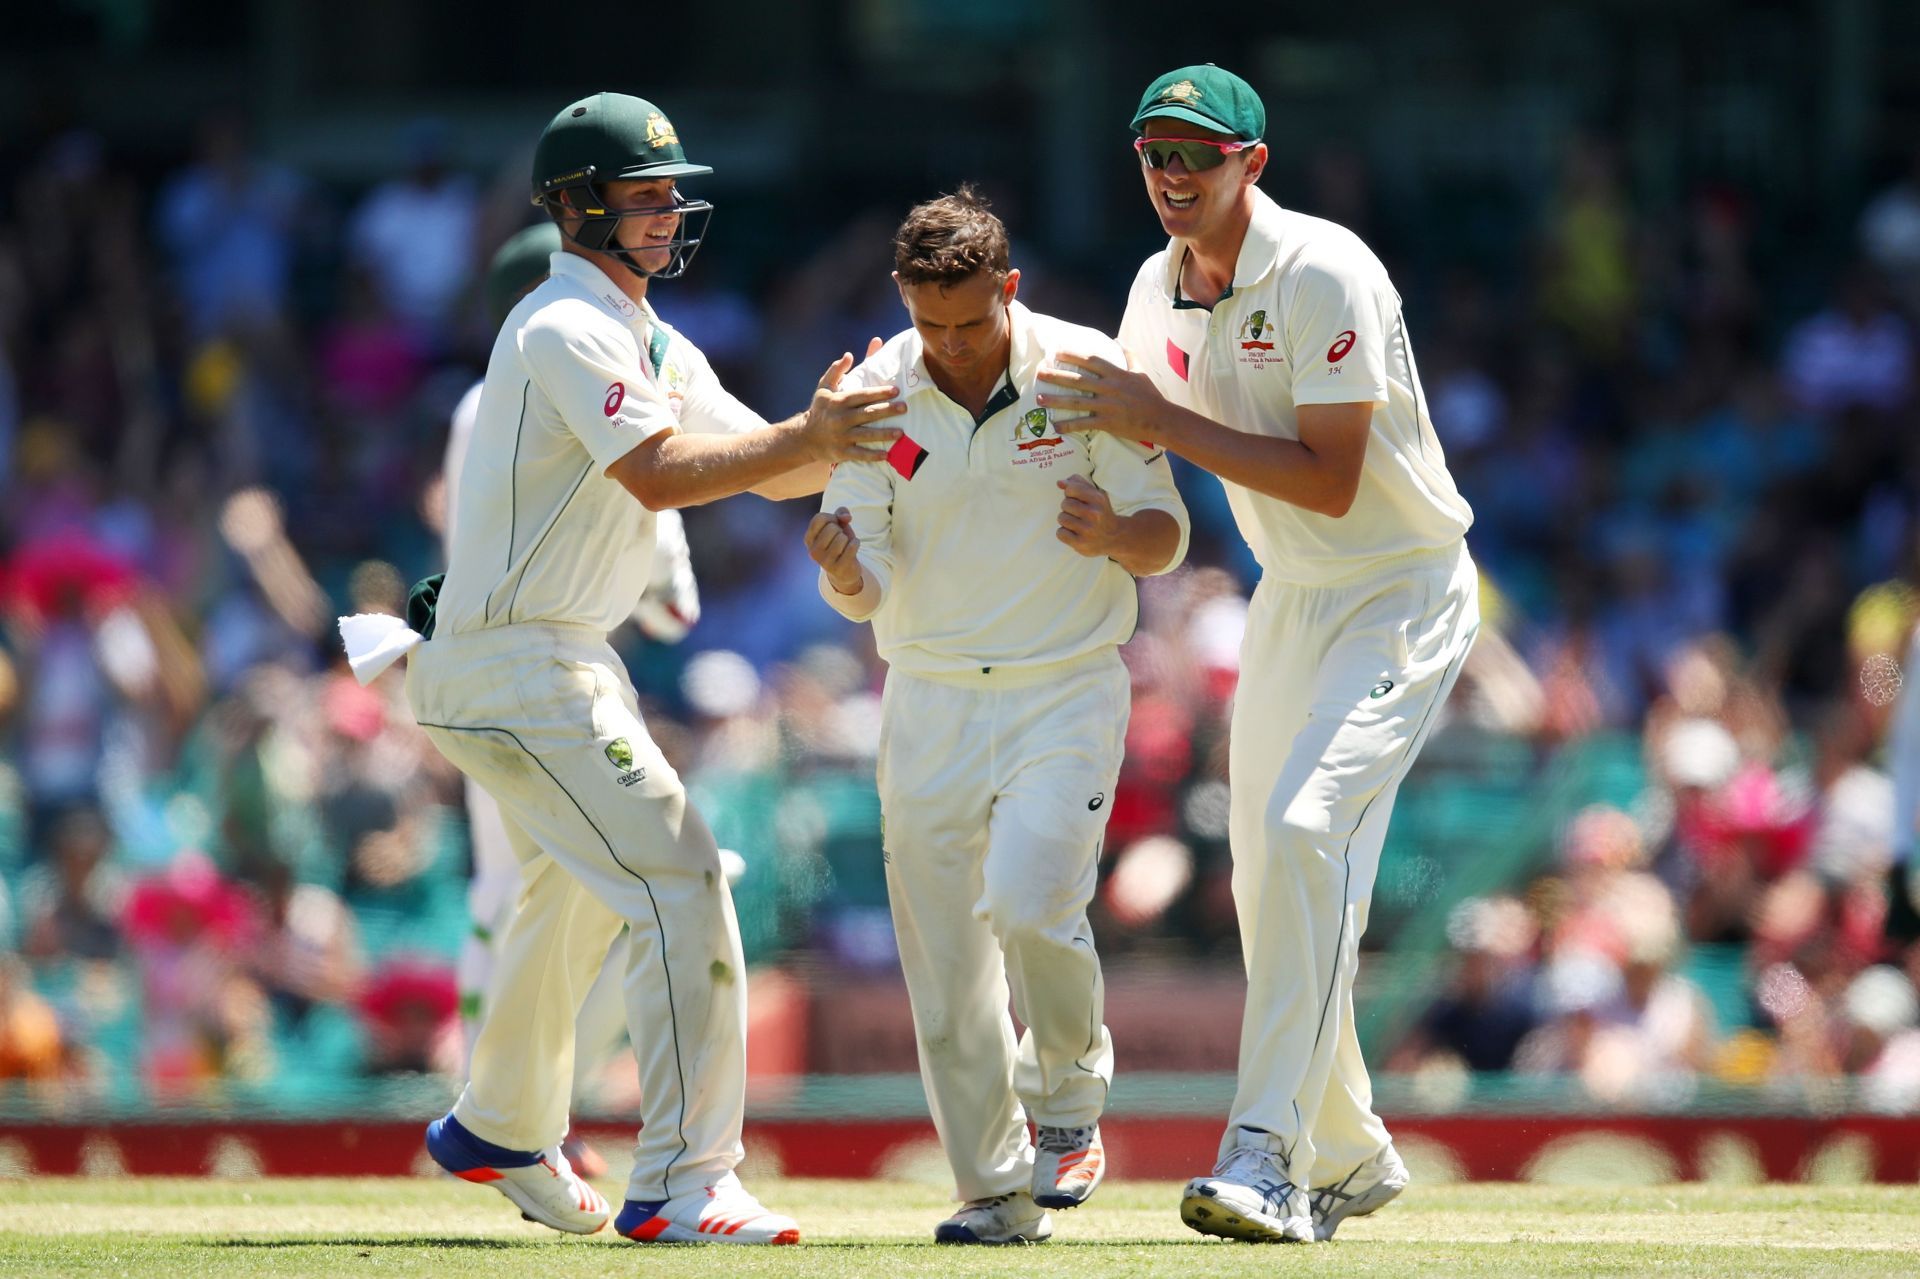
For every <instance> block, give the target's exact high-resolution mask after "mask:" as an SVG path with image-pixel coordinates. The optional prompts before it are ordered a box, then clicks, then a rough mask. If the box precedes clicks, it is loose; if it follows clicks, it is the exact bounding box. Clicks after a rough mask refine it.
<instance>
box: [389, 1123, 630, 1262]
mask: <svg viewBox="0 0 1920 1279" xmlns="http://www.w3.org/2000/svg"><path fill="white" fill-rule="evenodd" d="M427 1153H428V1154H430V1155H432V1156H433V1160H434V1162H435V1163H437V1164H439V1165H440V1166H441V1167H442V1168H445V1169H446V1170H447V1171H448V1172H450V1173H452V1174H453V1175H454V1176H456V1177H458V1178H460V1180H462V1181H471V1182H475V1183H477V1184H479V1185H483V1186H492V1187H493V1188H494V1189H495V1190H498V1191H499V1192H500V1193H501V1194H503V1195H505V1196H506V1197H507V1198H508V1199H510V1200H512V1201H513V1204H514V1206H515V1207H516V1208H518V1209H520V1215H521V1216H523V1217H525V1218H526V1219H527V1220H528V1221H534V1222H538V1223H539V1224H541V1225H543V1226H551V1227H553V1229H555V1230H564V1231H566V1232H567V1233H568V1234H574V1235H590V1234H592V1233H594V1232H595V1231H596V1230H599V1229H600V1228H601V1227H602V1226H604V1225H606V1224H607V1216H608V1208H607V1201H606V1200H605V1199H604V1198H602V1197H601V1195H600V1192H599V1191H597V1190H595V1189H594V1188H593V1187H592V1186H590V1185H588V1184H587V1183H586V1182H584V1181H582V1180H581V1179H580V1177H579V1175H578V1174H577V1173H575V1172H574V1171H573V1166H572V1165H571V1164H569V1163H568V1162H567V1157H566V1156H565V1155H563V1154H561V1153H560V1147H558V1146H549V1147H548V1148H547V1149H545V1150H530V1151H515V1150H507V1149H506V1148H504V1147H501V1146H495V1145H492V1144H491V1143H489V1142H485V1141H481V1140H480V1139H479V1138H477V1137H475V1136H474V1135H473V1134H472V1133H470V1132H468V1131H467V1130H466V1129H465V1128H463V1127H462V1126H461V1125H460V1121H459V1120H457V1119H455V1118H454V1117H453V1116H452V1115H451V1114H447V1115H444V1116H442V1117H441V1118H439V1119H436V1120H434V1121H433V1122H432V1123H430V1124H428V1125H427Z"/></svg>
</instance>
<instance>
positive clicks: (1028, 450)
mask: <svg viewBox="0 0 1920 1279" xmlns="http://www.w3.org/2000/svg"><path fill="white" fill-rule="evenodd" d="M1072 454H1073V447H1072V446H1071V445H1069V444H1068V443H1067V441H1066V437H1065V436H1063V435H1061V434H1060V430H1059V428H1058V427H1056V426H1055V425H1054V422H1053V414H1052V413H1051V412H1050V411H1049V410H1047V409H1046V408H1044V407H1042V406H1039V405H1036V406H1034V407H1033V408H1030V409H1028V410H1027V411H1026V412H1025V413H1022V414H1021V415H1020V416H1019V417H1017V418H1015V419H1014V420H1013V464H1014V465H1015V466H1038V467H1040V469H1042V470H1045V469H1046V468H1047V467H1049V466H1051V465H1052V464H1053V463H1054V462H1055V461H1056V460H1057V459H1059V458H1062V457H1070V456H1072Z"/></svg>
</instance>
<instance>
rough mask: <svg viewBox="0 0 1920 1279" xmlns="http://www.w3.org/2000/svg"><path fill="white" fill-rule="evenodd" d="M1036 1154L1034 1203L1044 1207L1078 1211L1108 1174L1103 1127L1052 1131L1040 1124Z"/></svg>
mask: <svg viewBox="0 0 1920 1279" xmlns="http://www.w3.org/2000/svg"><path fill="white" fill-rule="evenodd" d="M1034 1135H1035V1136H1036V1137H1038V1138H1039V1141H1038V1142H1037V1143H1035V1148H1034V1152H1033V1201H1034V1202H1035V1203H1037V1204H1039V1205H1040V1206H1041V1207H1042V1208H1078V1207H1079V1206H1080V1205H1081V1204H1083V1203H1085V1202H1086V1201H1087V1200H1088V1199H1091V1198H1092V1197H1093V1192H1094V1191H1095V1190H1097V1189H1098V1188H1099V1186H1100V1181H1101V1179H1102V1178H1104V1177H1105V1176H1106V1175H1107V1150H1106V1147H1105V1146H1104V1145H1102V1144H1101V1142H1100V1125H1099V1124H1091V1125H1089V1126H1088V1127H1085V1128H1049V1127H1047V1126H1045V1125H1044V1124H1043V1125H1038V1126H1037V1131H1036V1132H1035V1134H1034Z"/></svg>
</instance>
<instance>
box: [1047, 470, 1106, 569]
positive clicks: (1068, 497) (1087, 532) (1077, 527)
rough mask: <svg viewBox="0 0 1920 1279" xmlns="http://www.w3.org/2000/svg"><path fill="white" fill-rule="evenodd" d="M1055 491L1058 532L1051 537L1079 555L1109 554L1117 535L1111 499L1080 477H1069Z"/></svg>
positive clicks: (1095, 485) (1092, 483) (1090, 481)
mask: <svg viewBox="0 0 1920 1279" xmlns="http://www.w3.org/2000/svg"><path fill="white" fill-rule="evenodd" d="M1059 488H1060V490H1061V493H1062V497H1061V499H1060V531H1059V532H1058V533H1056V534H1054V536H1056V537H1058V538H1059V539H1060V540H1061V541H1063V542H1065V543H1066V544H1067V545H1068V546H1071V547H1072V548H1073V549H1074V550H1076V551H1078V552H1079V553H1080V554H1082V555H1086V556H1090V557H1091V556H1097V555H1108V554H1111V553H1112V551H1113V548H1114V544H1115V542H1116V540H1117V539H1118V538H1119V535H1120V517H1119V516H1118V515H1115V514H1114V512H1113V500H1112V499H1111V498H1109V497H1108V496H1107V495H1106V493H1105V492H1104V491H1102V490H1101V488H1100V486H1099V485H1097V484H1095V483H1094V482H1093V481H1092V480H1090V479H1088V478H1087V477H1086V476H1084V475H1069V476H1068V477H1067V478H1066V479H1064V480H1061V481H1060V482H1059Z"/></svg>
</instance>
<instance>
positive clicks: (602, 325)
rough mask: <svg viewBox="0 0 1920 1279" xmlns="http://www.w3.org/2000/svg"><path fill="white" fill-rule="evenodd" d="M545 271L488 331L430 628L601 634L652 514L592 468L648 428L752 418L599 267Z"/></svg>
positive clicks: (616, 617) (756, 424)
mask: <svg viewBox="0 0 1920 1279" xmlns="http://www.w3.org/2000/svg"><path fill="white" fill-rule="evenodd" d="M550 269H551V271H552V274H551V275H550V276H549V277H548V279H547V280H546V282H545V283H543V284H541V285H539V286H538V287H537V288H535V289H534V290H533V292H531V293H529V294H528V295H527V296H526V297H525V298H522V299H521V301H520V304H519V305H518V306H516V307H514V309H513V311H512V313H511V314H509V315H508V316H507V320H506V323H505V324H503V325H502V326H501V328H500V334H499V336H498V337H497V338H495V339H494V344H493V355H492V358H491V359H489V360H488V362H487V377H486V382H485V384H484V386H483V388H482V390H481V392H480V402H479V407H478V410H477V411H476V413H475V415H474V425H473V442H472V445H471V447H470V449H469V451H468V453H467V457H466V463H465V465H464V466H463V467H461V468H460V476H459V484H458V490H457V492H454V493H452V494H450V495H449V500H450V501H451V502H452V503H453V507H452V510H453V513H454V519H453V520H452V521H451V524H452V532H451V535H450V537H449V539H448V552H447V553H448V569H447V580H446V582H445V584H444V585H443V586H442V588H441V591H440V601H439V606H438V610H437V613H436V616H435V622H434V626H435V634H439V635H454V634H460V633H463V632H466V631H476V630H481V629H484V628H486V627H490V626H505V625H509V624H511V623H515V622H571V623H575V624H577V625H583V626H592V627H595V628H597V629H600V630H612V629H613V628H614V627H615V626H617V625H619V624H620V623H621V622H623V621H625V620H626V619H627V617H628V616H629V615H630V614H631V613H632V612H633V607H634V603H635V601H637V600H638V599H639V598H640V593H641V591H642V590H644V589H645V588H646V585H647V579H648V576H649V573H650V570H651V564H652V560H653V543H654V516H653V514H652V513H651V512H649V511H648V510H647V509H646V508H645V507H643V506H641V505H640V503H639V502H638V501H636V500H635V499H634V497H633V495H632V494H630V493H628V492H627V491H626V489H625V488H624V487H622V486H621V485H620V483H619V482H618V481H617V480H612V479H609V478H607V475H606V470H607V468H608V467H609V466H612V465H613V464H614V463H615V462H617V461H619V460H620V459H621V458H622V457H624V456H626V454H627V453H628V452H630V451H631V450H632V449H633V448H634V447H635V446H636V445H638V444H640V443H641V442H642V441H644V440H647V439H651V438H652V437H653V436H655V435H658V434H659V433H660V432H662V431H669V430H675V429H678V430H683V431H695V432H703V433H708V434H721V435H733V434H741V433H744V432H747V431H753V430H757V429H759V428H760V427H762V426H764V425H766V422H765V420H764V419H763V418H761V417H760V415H759V414H757V413H755V412H754V411H753V410H752V409H749V408H748V407H747V406H746V405H744V404H742V403H740V401H738V400H736V399H734V398H733V396H731V395H729V394H728V393H727V391H726V390H725V388H723V387H722V386H721V385H720V380H719V379H718V378H717V377H715V376H714V372H713V369H712V368H711V367H710V366H709V365H708V364H707V359H706V357H705V356H704V355H702V354H701V353H700V351H699V349H698V348H696V347H695V346H694V345H693V344H692V343H691V342H689V341H687V340H686V339H685V338H684V337H682V336H681V335H680V334H678V333H676V332H674V331H673V330H672V329H671V328H669V327H668V326H667V325H665V324H663V323H662V322H661V321H660V319H659V317H658V316H656V315H655V314H654V312H653V308H652V307H651V306H646V305H636V304H635V303H634V302H633V301H632V299H630V298H628V297H627V295H626V294H625V293H622V292H621V291H620V289H619V288H618V287H617V286H616V285H615V284H614V282H613V281H612V280H610V279H608V278H607V276H606V274H605V273H604V272H602V271H601V270H600V269H599V268H597V267H595V266H594V265H593V264H592V263H590V262H588V261H587V260H586V259H585V258H583V257H581V256H579V255H578V254H574V253H567V252H564V251H563V252H559V253H555V254H554V255H553V261H552V266H551V268H550ZM660 338H664V339H665V340H664V343H660V342H659V339H660ZM656 347H660V348H661V349H660V356H661V358H660V362H659V370H658V373H657V374H656V372H655V368H654V359H653V355H652V352H653V350H654V349H655V348H656Z"/></svg>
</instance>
